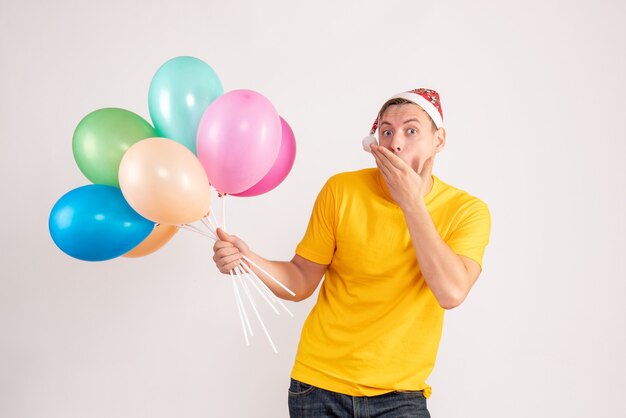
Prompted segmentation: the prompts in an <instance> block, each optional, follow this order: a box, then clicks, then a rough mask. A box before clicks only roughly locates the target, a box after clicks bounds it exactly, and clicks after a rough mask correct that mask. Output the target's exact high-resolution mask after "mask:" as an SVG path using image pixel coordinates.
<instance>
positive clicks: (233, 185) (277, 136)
mask: <svg viewBox="0 0 626 418" xmlns="http://www.w3.org/2000/svg"><path fill="white" fill-rule="evenodd" d="M280 142H281V127H280V117H279V116H278V113H276V109H274V106H273V105H272V103H271V102H270V101H269V100H268V99H267V98H266V97H265V96H263V95H261V94H259V93H257V92H255V91H252V90H233V91H230V92H228V93H225V94H223V95H222V96H220V97H218V98H217V99H216V100H215V101H214V102H213V103H211V104H210V105H209V106H208V107H207V109H206V111H205V112H204V115H203V116H202V119H201V120H200V125H199V126H198V136H197V141H196V148H197V151H198V159H199V160H200V162H201V163H202V165H203V166H204V170H205V171H206V173H207V177H208V178H209V181H210V182H211V185H212V186H213V187H215V189H216V190H217V191H218V192H220V193H227V194H235V193H241V192H243V191H245V190H248V189H249V188H251V187H252V186H254V185H255V184H257V183H258V182H259V181H260V180H261V179H262V178H263V177H264V176H265V175H266V174H267V173H268V171H269V170H270V169H271V168H272V166H273V164H274V161H276V157H277V156H278V152H279V150H280Z"/></svg>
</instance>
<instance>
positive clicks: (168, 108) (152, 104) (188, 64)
mask: <svg viewBox="0 0 626 418" xmlns="http://www.w3.org/2000/svg"><path fill="white" fill-rule="evenodd" d="M223 93H224V89H223V87H222V82H221V81H220V79H219V77H218V76H217V74H216V73H215V71H214V70H213V68H211V67H210V66H209V65H208V64H207V63H205V62H204V61H202V60H199V59H198V58H194V57H176V58H172V59H171V60H169V61H167V62H166V63H165V64H163V65H162V66H161V68H159V69H158V71H157V72H156V74H155V75H154V77H153V78H152V81H151V82H150V90H149V92H148V107H149V110H150V117H151V118H152V123H153V124H154V127H155V128H156V130H157V133H158V135H159V136H161V137H164V138H169V139H172V140H174V141H176V142H179V143H181V144H183V145H184V146H186V147H187V148H189V149H190V150H191V152H193V153H194V154H196V133H197V131H198V124H199V123H200V119H201V118H202V115H203V114H204V111H205V110H206V108H207V107H208V106H209V104H211V103H212V102H213V101H214V100H215V99H217V98H218V97H219V96H221V95H222V94H223Z"/></svg>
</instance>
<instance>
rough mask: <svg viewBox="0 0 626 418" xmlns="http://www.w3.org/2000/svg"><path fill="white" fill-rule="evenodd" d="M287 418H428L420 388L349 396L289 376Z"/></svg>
mask: <svg viewBox="0 0 626 418" xmlns="http://www.w3.org/2000/svg"><path fill="white" fill-rule="evenodd" d="M289 416H290V417H291V418H326V417H334V418H348V417H349V418H377V417H380V418H383V417H384V418H403V417H405V418H430V413H429V412H428V409H427V408H426V398H425V397H424V395H423V394H422V391H413V392H390V393H385V394H383V395H378V396H349V395H344V394H342V393H337V392H331V391H329V390H325V389H321V388H318V387H315V386H311V385H308V384H306V383H302V382H300V381H298V380H295V379H291V384H290V386H289Z"/></svg>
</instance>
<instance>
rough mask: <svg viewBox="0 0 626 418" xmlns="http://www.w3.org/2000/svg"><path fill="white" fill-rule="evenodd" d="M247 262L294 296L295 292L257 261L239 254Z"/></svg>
mask: <svg viewBox="0 0 626 418" xmlns="http://www.w3.org/2000/svg"><path fill="white" fill-rule="evenodd" d="M241 256H242V257H243V258H244V259H245V260H246V261H247V262H248V263H250V264H252V265H253V266H254V267H256V268H257V269H259V271H261V272H262V273H263V274H265V275H266V276H267V277H269V278H270V279H271V280H272V281H273V282H274V283H276V284H277V285H279V286H280V287H282V288H283V289H284V290H286V291H287V292H288V293H289V294H290V295H291V296H295V295H296V294H295V293H293V292H292V291H291V290H290V289H289V288H288V287H287V286H285V285H284V284H282V283H281V282H280V281H279V280H278V279H276V278H275V277H274V276H272V275H271V274H269V273H268V272H267V271H266V270H264V269H263V267H261V266H259V265H258V264H257V263H255V262H254V261H252V260H250V259H249V258H248V257H246V256H245V255H243V254H242V255H241Z"/></svg>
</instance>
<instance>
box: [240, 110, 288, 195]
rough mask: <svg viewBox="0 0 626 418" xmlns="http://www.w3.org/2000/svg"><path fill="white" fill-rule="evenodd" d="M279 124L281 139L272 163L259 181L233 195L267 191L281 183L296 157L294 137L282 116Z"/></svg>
mask: <svg viewBox="0 0 626 418" xmlns="http://www.w3.org/2000/svg"><path fill="white" fill-rule="evenodd" d="M280 125H281V127H282V141H281V142H280V151H278V157H276V161H274V165H273V166H272V168H271V169H270V171H269V172H268V173H267V174H266V175H265V177H263V178H262V179H261V181H259V182H258V183H257V184H255V185H254V186H252V187H251V188H249V189H248V190H246V191H245V192H241V193H235V194H233V196H240V197H250V196H258V195H260V194H263V193H267V192H269V191H270V190H273V189H275V188H276V187H277V186H278V185H279V184H280V183H282V182H283V180H285V177H287V175H288V174H289V172H290V171H291V167H293V162H294V160H295V159H296V138H295V137H294V135H293V130H291V126H289V124H288V123H287V122H286V121H285V119H283V118H282V117H281V118H280Z"/></svg>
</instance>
